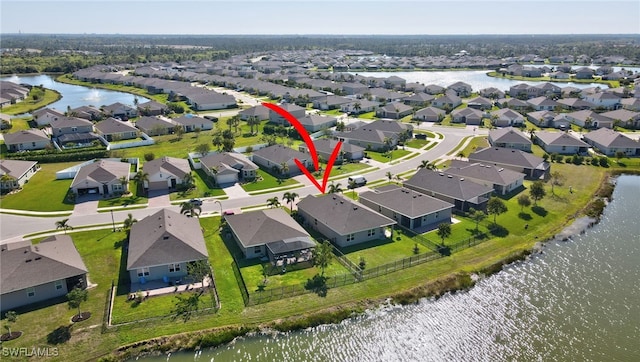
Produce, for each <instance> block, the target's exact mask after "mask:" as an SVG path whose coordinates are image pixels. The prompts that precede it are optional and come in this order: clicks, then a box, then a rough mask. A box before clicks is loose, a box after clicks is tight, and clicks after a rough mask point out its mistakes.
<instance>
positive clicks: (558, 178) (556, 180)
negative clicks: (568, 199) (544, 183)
mask: <svg viewBox="0 0 640 362" xmlns="http://www.w3.org/2000/svg"><path fill="white" fill-rule="evenodd" d="M549 181H550V182H551V194H552V195H555V194H556V193H555V190H554V186H556V185H557V186H562V182H563V181H564V175H563V174H561V173H560V171H553V172H551V177H550V178H549Z"/></svg>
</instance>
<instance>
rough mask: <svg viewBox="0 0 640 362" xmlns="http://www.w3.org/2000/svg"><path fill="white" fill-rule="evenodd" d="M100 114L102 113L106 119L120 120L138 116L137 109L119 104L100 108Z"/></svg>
mask: <svg viewBox="0 0 640 362" xmlns="http://www.w3.org/2000/svg"><path fill="white" fill-rule="evenodd" d="M102 113H104V115H105V116H106V117H114V118H121V119H123V120H127V119H129V118H132V117H137V116H138V110H137V109H135V108H134V107H131V106H128V105H126V104H122V103H120V102H116V103H113V104H110V105H108V106H104V107H102Z"/></svg>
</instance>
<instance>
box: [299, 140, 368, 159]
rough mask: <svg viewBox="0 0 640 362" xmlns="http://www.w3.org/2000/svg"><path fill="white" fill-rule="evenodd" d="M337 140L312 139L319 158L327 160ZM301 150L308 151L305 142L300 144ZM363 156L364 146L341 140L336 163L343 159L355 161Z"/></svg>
mask: <svg viewBox="0 0 640 362" xmlns="http://www.w3.org/2000/svg"><path fill="white" fill-rule="evenodd" d="M337 144H338V141H336V140H331V139H327V138H322V139H318V140H315V141H313V145H314V146H315V148H316V153H317V154H318V156H319V159H320V160H322V161H324V162H327V160H329V158H331V154H332V153H333V150H334V149H335V147H336V145H337ZM299 149H300V151H301V152H306V153H308V152H309V149H308V147H307V145H306V144H304V143H303V144H301V145H300V148H299ZM363 158H364V147H360V146H356V145H352V144H350V143H345V142H342V146H341V147H340V153H338V157H337V158H336V161H335V162H336V164H341V163H343V162H344V161H357V160H361V159H363Z"/></svg>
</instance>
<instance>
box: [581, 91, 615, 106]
mask: <svg viewBox="0 0 640 362" xmlns="http://www.w3.org/2000/svg"><path fill="white" fill-rule="evenodd" d="M583 100H584V101H586V102H589V103H592V104H593V105H594V106H595V107H596V108H604V109H616V108H617V107H618V106H619V105H620V97H618V96H617V95H615V94H612V93H609V92H597V93H588V94H586V95H585V96H584V97H583Z"/></svg>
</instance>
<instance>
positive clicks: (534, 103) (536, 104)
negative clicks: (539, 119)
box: [527, 96, 559, 111]
mask: <svg viewBox="0 0 640 362" xmlns="http://www.w3.org/2000/svg"><path fill="white" fill-rule="evenodd" d="M527 103H528V104H529V105H530V106H531V108H533V109H535V110H536V111H552V110H554V109H555V108H556V107H557V106H558V105H559V104H558V102H556V101H554V100H553V99H549V98H547V97H545V96H540V97H535V98H531V99H529V100H528V101H527Z"/></svg>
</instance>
